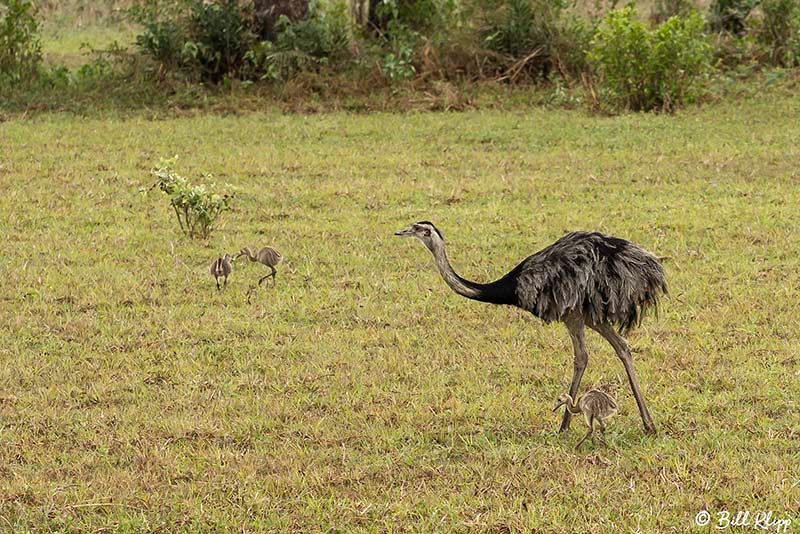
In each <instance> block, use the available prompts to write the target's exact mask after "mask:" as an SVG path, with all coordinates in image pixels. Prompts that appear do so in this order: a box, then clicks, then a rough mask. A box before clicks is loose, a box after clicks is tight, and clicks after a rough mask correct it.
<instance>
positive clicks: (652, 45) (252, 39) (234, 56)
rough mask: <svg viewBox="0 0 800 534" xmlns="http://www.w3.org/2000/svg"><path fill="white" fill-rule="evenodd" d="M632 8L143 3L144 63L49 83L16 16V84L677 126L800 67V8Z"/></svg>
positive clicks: (494, 2) (469, 0)
mask: <svg viewBox="0 0 800 534" xmlns="http://www.w3.org/2000/svg"><path fill="white" fill-rule="evenodd" d="M617 4H618V1H617V0H610V1H599V0H597V1H594V2H592V1H590V0H582V1H578V0H481V1H479V0H374V1H372V2H369V1H368V0H352V1H350V2H345V1H342V0H214V1H210V0H174V1H167V0H134V3H133V6H132V7H131V8H130V10H129V12H128V13H129V15H130V18H131V19H132V20H133V21H134V22H135V23H136V24H137V27H138V28H140V30H139V33H138V36H137V37H136V45H137V46H136V50H135V51H127V50H124V49H120V48H115V49H111V53H107V52H108V51H105V52H104V53H105V55H101V56H100V57H99V58H98V56H97V54H95V58H96V59H95V60H94V62H93V63H90V64H88V65H87V66H85V67H81V68H80V69H79V70H77V71H70V70H67V69H64V68H59V67H56V68H51V69H50V70H48V69H42V68H41V53H40V51H39V45H38V39H37V37H36V33H37V23H36V20H35V19H34V18H33V9H32V7H31V3H30V2H29V1H28V0H0V15H2V16H3V19H2V20H3V26H2V28H0V32H2V33H1V34H0V39H2V40H3V41H2V44H4V45H5V46H3V47H2V49H0V66H2V76H0V84H3V83H4V82H3V80H5V84H4V85H5V89H6V90H7V89H8V87H9V85H10V84H9V83H8V81H9V80H10V81H12V82H13V81H14V80H22V79H32V78H37V79H39V80H40V81H41V82H42V83H41V84H40V85H47V86H49V87H53V88H65V87H69V88H70V90H72V91H78V90H83V88H84V87H90V86H92V80H94V79H96V80H98V83H97V84H95V85H96V86H97V87H101V88H102V89H97V88H95V89H97V90H98V91H106V90H107V89H108V88H111V90H112V91H115V92H118V91H121V90H123V89H124V88H126V87H129V88H131V91H129V92H137V91H138V92H139V93H146V94H158V93H166V94H172V93H173V92H175V91H176V87H182V88H186V87H194V88H195V90H196V89H197V87H198V86H197V85H196V84H197V83H198V82H200V83H203V84H206V85H208V86H221V87H229V86H230V85H231V84H236V83H240V84H242V85H250V84H253V83H259V82H261V83H262V86H263V87H269V88H270V89H269V90H270V91H276V92H280V91H283V89H284V88H285V87H287V86H288V87H290V88H292V90H293V91H294V92H295V94H297V95H303V96H304V97H305V96H308V95H310V94H313V93H324V94H327V93H329V92H337V91H338V94H339V95H344V96H339V97H337V98H351V97H350V96H349V95H350V94H351V93H350V92H351V91H353V92H355V93H357V94H362V95H363V94H369V93H372V92H374V91H375V89H380V90H384V91H385V92H386V93H391V94H393V95H394V94H399V93H400V92H401V91H398V89H400V86H403V85H405V86H407V87H411V90H412V91H414V92H417V93H418V94H419V93H422V94H423V97H422V98H423V99H428V100H432V101H435V100H437V99H438V98H440V97H441V98H442V99H443V102H442V103H441V105H439V104H434V105H432V107H439V108H441V109H453V108H454V107H455V108H458V107H462V105H461V104H459V101H460V98H459V96H458V94H457V93H459V92H461V93H463V91H462V90H461V89H459V90H456V91H454V89H453V88H454V87H464V86H466V85H468V84H471V83H474V82H477V81H484V80H491V81H493V82H499V83H503V84H542V85H545V86H546V87H550V88H554V91H553V100H552V101H553V102H554V103H558V102H563V103H567V102H568V103H570V104H571V105H580V104H581V103H586V102H588V103H589V104H591V105H593V107H594V108H595V109H605V110H608V111H612V110H615V109H628V110H662V111H669V110H673V109H675V108H676V107H678V106H680V105H681V104H683V103H684V102H687V101H691V100H693V99H695V98H697V97H699V96H701V95H702V94H703V92H704V89H707V88H709V87H720V86H722V85H723V84H720V83H716V84H713V83H704V82H706V81H709V82H715V81H720V80H726V79H733V80H736V79H741V78H742V77H746V76H749V75H751V74H752V73H753V72H756V71H758V70H760V69H763V68H772V67H778V68H794V67H796V66H798V64H800V0H713V1H712V2H711V3H710V4H709V7H708V8H707V10H706V11H705V12H701V11H700V10H699V3H698V2H696V0H656V1H655V2H654V3H653V4H652V6H651V10H650V12H649V13H636V12H635V11H634V10H633V7H631V6H628V7H622V8H618V7H617ZM715 72H716V73H718V74H721V76H715ZM729 73H730V75H729ZM112 78H113V80H112ZM334 80H335V81H334ZM132 81H133V82H135V83H131V82H132ZM141 82H144V85H142V84H141ZM137 84H138V85H137ZM148 84H149V85H148ZM17 85H18V84H17ZM145 85H146V87H145ZM121 88H122V89H121ZM420 88H422V89H423V90H422V91H421V92H420V91H419V89H420ZM191 91H192V90H188V92H191ZM581 94H583V96H581ZM136 97H137V96H134V98H136ZM352 98H355V99H357V98H358V97H357V96H353V97H352ZM23 100H24V98H23Z"/></svg>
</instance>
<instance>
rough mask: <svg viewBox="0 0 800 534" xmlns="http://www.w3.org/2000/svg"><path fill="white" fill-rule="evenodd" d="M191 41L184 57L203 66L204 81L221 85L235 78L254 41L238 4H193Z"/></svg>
mask: <svg viewBox="0 0 800 534" xmlns="http://www.w3.org/2000/svg"><path fill="white" fill-rule="evenodd" d="M191 4H192V5H191V16H190V19H189V38H190V39H189V40H188V41H187V42H186V43H185V44H184V46H183V51H182V52H183V56H184V59H187V60H189V61H191V62H194V63H196V64H197V65H199V68H200V72H201V75H202V77H203V79H204V80H210V81H212V82H219V81H220V80H222V78H223V77H225V76H226V75H228V74H235V73H236V72H237V71H238V70H239V67H240V66H241V65H242V63H243V60H244V55H245V53H246V52H247V51H248V50H249V49H250V46H251V45H252V44H253V41H254V38H253V35H252V34H251V33H250V31H249V30H248V29H247V27H246V25H245V21H244V18H243V16H242V12H241V10H240V9H239V3H238V2H237V0H222V1H218V2H214V3H206V2H203V1H202V0H195V1H194V2H192V3H191Z"/></svg>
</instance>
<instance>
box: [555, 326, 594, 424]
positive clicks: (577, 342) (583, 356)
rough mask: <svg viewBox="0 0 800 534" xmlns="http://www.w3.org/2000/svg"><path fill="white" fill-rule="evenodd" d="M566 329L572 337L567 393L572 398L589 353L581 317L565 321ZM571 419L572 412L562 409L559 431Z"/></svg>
mask: <svg viewBox="0 0 800 534" xmlns="http://www.w3.org/2000/svg"><path fill="white" fill-rule="evenodd" d="M565 324H566V325H567V330H569V337H570V338H571V339H572V349H573V352H574V354H575V359H574V360H573V370H572V383H570V385H569V394H570V396H571V397H572V398H573V399H574V398H576V395H577V394H578V387H579V386H580V385H581V378H582V377H583V372H584V371H585V370H586V364H587V362H588V361H589V353H588V352H586V342H585V340H584V335H583V334H584V330H585V329H584V325H583V319H580V318H572V319H569V320H568V321H566V322H565ZM570 419H572V414H571V413H569V410H568V409H565V410H564V418H563V419H562V420H561V429H560V430H559V432H564V431H565V430H567V429H568V428H569V422H570Z"/></svg>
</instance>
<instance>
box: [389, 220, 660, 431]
mask: <svg viewBox="0 0 800 534" xmlns="http://www.w3.org/2000/svg"><path fill="white" fill-rule="evenodd" d="M395 235H400V236H410V237H416V238H417V239H419V240H420V241H422V243H423V244H424V245H425V246H426V247H428V250H430V251H431V253H432V254H433V258H434V260H435V261H436V266H437V267H438V268H439V272H440V273H441V275H442V278H444V281H445V282H446V283H447V285H449V286H450V288H451V289H452V290H453V291H455V292H456V293H458V294H459V295H462V296H464V297H467V298H469V299H473V300H479V301H482V302H491V303H493V304H508V305H510V306H516V307H518V308H522V309H524V310H527V311H529V312H531V313H532V314H533V315H535V316H536V317H539V318H540V319H542V320H544V321H545V322H546V323H549V322H551V321H560V322H563V323H564V324H565V325H566V327H567V330H569V335H570V338H571V339H572V345H573V349H574V355H575V359H574V369H573V374H572V383H571V384H570V387H569V394H570V396H571V397H572V398H575V397H576V395H577V393H578V387H579V386H580V383H581V377H582V376H583V372H584V370H585V369H586V364H587V362H588V361H589V354H588V352H587V351H586V343H585V340H584V330H585V327H587V326H588V327H589V328H591V329H592V330H595V331H596V332H597V333H599V334H600V335H601V336H603V337H604V338H605V339H606V341H608V342H609V343H610V344H611V346H612V347H613V348H614V351H615V352H616V353H617V356H618V357H619V359H620V360H622V364H623V365H624V366H625V372H626V373H627V374H628V381H629V382H630V385H631V389H632V390H633V396H634V397H635V398H636V404H637V405H638V406H639V413H640V414H641V416H642V421H643V423H644V427H645V430H646V431H647V432H649V433H652V434H655V432H656V426H655V424H654V423H653V418H652V417H651V416H650V413H649V412H648V411H647V406H646V405H645V402H644V397H643V396H642V392H641V390H640V388H639V382H638V380H637V379H636V373H635V371H634V370H633V359H632V358H631V351H630V349H629V348H628V343H627V342H626V341H625V338H623V337H622V336H623V335H625V334H627V333H628V332H629V331H630V330H631V329H632V328H634V327H635V326H637V325H638V324H639V323H640V321H641V318H642V316H643V315H644V313H645V312H646V311H647V310H649V309H651V308H653V309H655V308H657V306H658V298H659V296H661V295H662V294H666V293H667V282H666V275H665V274H664V268H663V267H662V266H661V264H660V263H659V262H658V259H656V257H655V256H653V255H652V254H650V253H649V252H647V251H646V250H644V249H642V248H641V247H639V246H638V245H635V244H633V243H631V242H630V241H626V240H624V239H619V238H617V237H610V236H607V235H603V234H601V233H599V232H573V233H570V234H567V235H565V236H564V237H562V238H561V239H559V240H558V241H556V242H555V243H553V244H552V245H550V246H549V247H547V248H545V249H543V250H540V251H539V252H537V253H536V254H533V255H532V256H529V257H528V258H526V259H525V260H523V261H522V263H520V264H519V265H517V266H516V267H514V269H512V270H511V271H510V272H509V273H508V274H506V275H505V276H503V277H502V278H500V279H499V280H496V281H494V282H490V283H488V284H479V283H476V282H470V281H469V280H465V279H464V278H461V277H460V276H459V275H458V274H456V272H455V271H454V270H453V267H452V266H451V265H450V262H449V261H448V259H447V254H446V253H445V249H444V238H443V237H442V234H441V232H439V230H437V229H436V227H435V226H434V225H433V224H432V223H430V222H428V221H423V222H418V223H416V224H412V225H411V226H410V227H409V228H407V229H405V230H402V231H400V232H395ZM570 418H571V414H570V412H569V410H565V411H564V418H563V419H562V421H561V431H564V430H566V429H568V428H569V423H570Z"/></svg>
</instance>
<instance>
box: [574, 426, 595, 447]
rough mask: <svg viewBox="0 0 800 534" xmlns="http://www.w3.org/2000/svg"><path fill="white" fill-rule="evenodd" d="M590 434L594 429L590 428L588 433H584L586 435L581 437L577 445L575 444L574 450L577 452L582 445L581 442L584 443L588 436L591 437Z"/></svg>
mask: <svg viewBox="0 0 800 534" xmlns="http://www.w3.org/2000/svg"><path fill="white" fill-rule="evenodd" d="M592 432H594V428H592V427H589V431H588V432H587V433H586V435H585V436H583V437H582V438H581V440H580V441H579V442H578V444H577V445H575V449H576V450H577V449H578V448H579V447H580V446H581V445H583V442H584V441H586V438H588V437H589V436H591V435H592Z"/></svg>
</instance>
